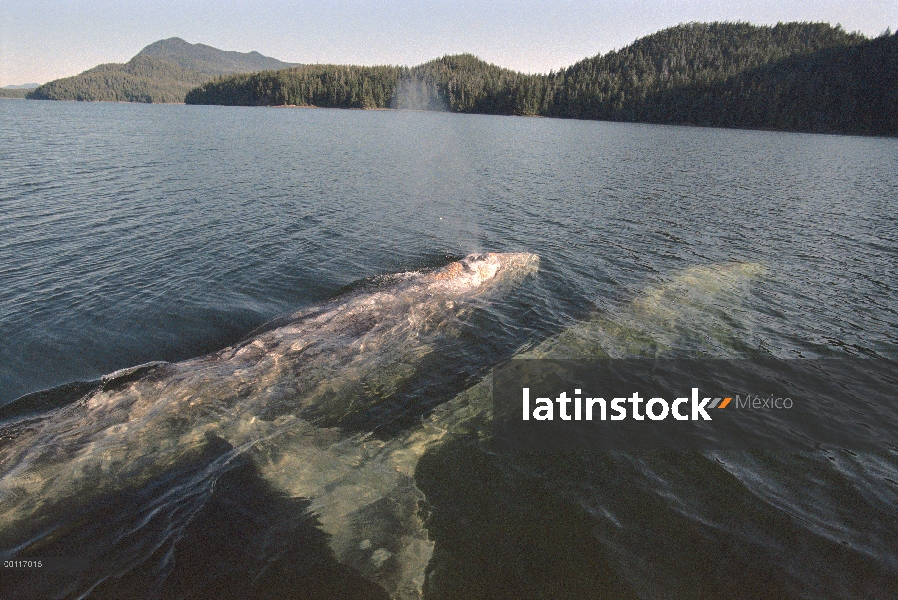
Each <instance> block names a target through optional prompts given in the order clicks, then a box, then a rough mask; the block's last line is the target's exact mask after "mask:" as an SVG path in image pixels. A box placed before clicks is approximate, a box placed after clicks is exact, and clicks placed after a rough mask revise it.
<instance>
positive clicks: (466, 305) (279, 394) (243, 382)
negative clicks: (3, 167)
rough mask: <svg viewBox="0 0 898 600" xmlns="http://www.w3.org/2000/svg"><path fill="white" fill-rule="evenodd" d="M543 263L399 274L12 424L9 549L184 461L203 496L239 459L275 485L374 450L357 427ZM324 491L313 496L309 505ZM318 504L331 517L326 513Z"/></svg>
mask: <svg viewBox="0 0 898 600" xmlns="http://www.w3.org/2000/svg"><path fill="white" fill-rule="evenodd" d="M538 265H539V258H538V257H537V256H536V255H534V254H529V253H485V254H474V255H470V256H468V257H466V258H464V259H463V260H460V261H457V262H453V263H451V264H449V265H447V266H445V267H443V268H441V269H437V270H434V271H429V272H418V271H415V272H406V273H399V274H396V275H392V276H389V277H386V278H384V279H383V281H382V282H381V283H380V284H379V285H377V286H375V287H374V288H373V289H368V290H363V291H360V292H356V293H349V294H347V295H344V296H340V297H337V298H335V299H333V300H331V301H329V302H326V303H324V304H321V305H319V306H316V307H313V308H309V309H306V310H302V311H299V312H297V313H295V314H293V315H291V316H290V317H289V318H286V319H280V320H279V321H278V323H277V326H276V327H274V328H273V329H269V330H267V331H262V332H261V333H259V334H257V335H255V336H252V337H250V338H249V339H247V340H245V341H243V342H241V343H239V344H236V345H234V346H231V347H228V348H225V349H223V350H220V351H218V352H215V353H213V354H210V355H207V356H203V357H200V358H195V359H190V360H186V361H183V362H180V363H172V364H169V363H151V364H148V365H141V366H140V367H134V368H131V369H125V370H122V371H118V372H116V373H114V374H111V375H109V376H106V377H104V378H103V380H102V382H101V385H100V386H99V387H98V388H97V389H95V390H93V391H91V392H90V393H88V394H87V395H86V396H85V397H83V398H82V399H80V400H79V401H77V402H75V403H74V404H71V405H69V406H66V407H63V408H61V409H59V410H57V411H54V412H52V413H49V414H47V415H43V416H42V417H40V418H36V419H31V420H26V421H24V422H22V423H18V424H15V425H14V426H13V427H12V429H10V430H9V431H8V432H5V433H6V435H5V436H4V437H6V438H7V439H11V441H9V442H8V443H6V444H5V447H3V448H2V449H0V507H2V508H0V549H2V551H0V552H2V553H3V555H4V557H11V556H15V555H17V554H19V553H20V552H21V551H22V550H27V549H28V548H29V547H35V545H40V544H41V543H42V541H46V540H50V539H54V538H55V537H58V536H59V535H61V534H60V531H62V530H64V527H63V528H62V529H60V523H63V522H64V521H65V519H64V514H65V513H66V511H68V510H71V509H72V508H73V507H74V508H75V509H77V507H78V506H80V505H82V504H85V503H87V502H89V501H90V500H91V499H92V498H98V497H101V496H103V495H108V494H115V493H119V492H120V491H121V490H135V489H139V488H140V486H142V485H143V484H145V483H146V482H150V481H159V480H160V478H163V480H164V478H165V477H166V473H168V472H172V470H173V469H178V468H180V467H179V465H195V467H193V468H195V471H196V473H195V475H194V476H190V477H187V478H186V479H184V478H183V477H182V476H179V477H182V479H181V480H179V481H181V483H180V484H179V485H180V486H182V488H183V489H180V490H179V492H178V493H179V494H184V495H189V494H191V493H195V494H200V495H201V494H202V493H204V492H203V490H206V488H207V487H209V485H210V484H209V481H210V477H211V480H214V476H215V473H216V472H217V471H216V470H217V469H222V468H224V467H226V465H227V464H228V463H229V461H232V460H234V458H235V457H237V456H248V457H250V458H251V459H252V460H255V461H256V462H257V463H258V464H259V465H261V466H262V467H261V471H262V472H263V473H267V474H268V475H269V476H270V475H273V474H272V472H271V469H272V465H275V464H282V462H283V461H284V460H285V457H286V456H288V455H290V453H291V452H293V451H297V452H298V454H299V455H302V456H304V457H306V458H309V459H310V461H311V462H308V463H306V464H305V465H303V468H305V469H315V468H317V467H323V468H326V466H327V465H326V462H327V461H321V460H319V464H318V465H317V467H316V464H315V458H314V457H312V456H310V453H314V452H317V451H318V450H320V449H322V448H329V449H330V450H328V452H323V451H321V452H319V454H320V455H321V456H323V455H324V454H329V455H330V456H331V457H336V458H335V459H334V460H340V458H339V454H340V453H339V452H338V451H334V450H333V449H332V448H333V447H335V445H336V446H340V444H343V445H347V446H352V447H353V448H364V447H367V446H366V444H368V443H369V442H370V436H368V437H366V435H365V432H364V431H360V430H359V429H358V424H359V423H360V422H364V417H365V416H366V415H367V414H368V413H366V411H370V410H372V409H373V408H376V407H377V406H378V405H379V404H380V403H383V402H385V401H388V400H390V399H391V398H392V397H394V396H395V395H396V394H397V393H398V391H399V390H401V388H402V385H403V382H405V381H407V380H408V379H409V378H410V377H412V376H413V375H414V374H415V371H416V368H417V365H418V364H419V363H420V362H421V361H422V360H423V359H425V358H426V357H427V356H428V355H430V354H432V353H433V352H434V351H435V348H436V347H437V346H439V345H440V343H441V342H443V341H444V340H446V339H449V338H451V337H452V336H454V335H457V334H458V333H459V331H460V330H461V329H462V328H463V326H464V322H465V321H464V319H465V318H466V315H467V314H469V313H470V311H471V310H472V308H475V307H477V306H479V305H480V304H479V303H481V302H482V301H488V300H489V299H490V298H492V297H494V296H495V295H496V294H499V293H502V292H503V291H507V290H510V289H511V288H512V287H513V286H515V285H517V284H519V283H520V282H521V281H523V279H524V278H525V277H526V276H528V275H530V274H532V273H534V272H535V271H536V270H537V268H538ZM349 423H352V424H353V426H354V427H355V428H354V429H347V428H346V427H344V426H345V425H347V424H349ZM370 425H371V428H373V427H375V426H376V425H377V423H371V424H370ZM369 431H370V429H369ZM215 440H218V441H217V442H215ZM222 441H223V442H225V443H224V444H223V445H222V444H221V443H220V442H222ZM213 442H214V443H213ZM210 444H211V445H210ZM213 447H214V448H219V449H221V448H226V449H227V450H221V451H220V452H218V451H216V452H210V448H213ZM316 449H318V450H316ZM319 458H320V456H319ZM179 472H180V471H179ZM210 474H211V475H210ZM154 485H155V484H154ZM191 486H195V487H196V489H195V490H194V491H193V492H191V491H189V490H188V488H190V487H191ZM185 490H186V491H185ZM315 491H316V489H315V488H314V486H312V487H310V488H309V489H308V490H303V492H304V495H305V496H306V497H312V496H313V494H314V492H315ZM154 493H155V492H154ZM174 496H175V494H173V493H171V492H170V491H165V490H162V491H160V492H158V493H156V495H155V496H154V497H153V499H152V501H151V502H150V501H148V502H150V503H155V504H154V507H155V508H154V510H157V511H158V510H162V509H164V507H165V506H166V502H169V501H170V499H171V498H174ZM171 502H175V500H173V499H172V500H171ZM160 507H162V508H160ZM313 509H314V510H316V512H318V513H319V514H321V515H324V517H323V520H324V521H327V518H326V515H328V514H330V513H328V510H329V507H326V506H316V507H313ZM172 510H174V509H172ZM154 514H155V513H154ZM326 529H327V528H326V527H325V530H326ZM165 536H177V532H168V533H166V534H165ZM165 536H163V537H165ZM362 541H364V540H362ZM157 543H162V542H160V541H157ZM372 543H373V542H370V541H369V545H371V544H372ZM362 546H364V544H362ZM363 550H364V549H363ZM85 551H88V550H87V549H86V550H85ZM425 551H426V549H425ZM94 552H95V553H96V554H100V553H102V552H104V550H103V549H102V548H97V549H95V551H94ZM392 553H393V552H392V551H391V550H388V549H385V548H382V547H374V548H371V549H370V553H369V554H371V555H372V556H373V557H374V558H373V562H372V564H373V565H377V566H378V569H377V570H379V571H382V572H387V571H390V569H389V565H390V564H393V563H395V561H389V556H391V555H392ZM85 558H88V559H90V558H91V556H86V557H85ZM425 558H426V557H425ZM425 564H426V563H425ZM123 568H124V567H123ZM396 571H397V570H396V569H393V570H392V571H390V575H389V576H388V577H387V578H388V579H389V580H390V581H391V582H392V583H391V585H392V587H393V590H390V591H391V592H393V593H394V595H396V592H395V590H397V589H398V588H400V587H403V586H405V587H406V588H408V587H409V586H411V587H417V588H418V589H420V582H417V581H416V582H411V583H409V582H408V581H405V580H404V579H403V577H405V576H404V575H403V574H401V573H398V572H396ZM406 579H408V578H407V577H406ZM385 583H386V582H385ZM76 595H77V594H76Z"/></svg>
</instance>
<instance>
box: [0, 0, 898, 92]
mask: <svg viewBox="0 0 898 600" xmlns="http://www.w3.org/2000/svg"><path fill="white" fill-rule="evenodd" d="M690 21H747V22H751V23H754V24H757V25H772V24H775V23H777V22H780V21H823V22H829V23H831V24H833V25H835V24H837V23H838V24H841V25H842V27H844V28H845V29H846V30H847V31H860V32H861V33H863V34H865V35H867V36H868V37H874V36H876V35H879V34H880V33H881V32H882V31H884V30H885V29H886V28H887V27H891V28H893V29H894V28H895V27H896V25H898V3H895V2H893V1H891V0H872V1H870V2H862V3H859V2H845V1H840V0H822V1H820V2H809V1H807V0H783V1H782V2H778V3H772V2H769V1H760V0H747V1H745V2H741V3H738V4H733V3H727V2H720V1H715V0H692V1H689V2H678V1H664V0H662V1H661V2H649V1H646V0H637V1H629V2H628V1H622V0H613V1H610V2H545V1H535V0H512V1H506V2H498V3H493V4H490V5H488V6H483V5H479V4H474V3H473V2H464V1H462V2H452V3H446V2H429V3H410V2H404V1H398V0H377V1H374V2H366V3H363V2H359V1H358V0H343V1H338V2H329V3H325V2H320V1H319V0H315V1H312V2H306V3H301V4H297V3H291V2H285V1H282V0H263V1H262V2H259V3H256V4H253V3H241V4H236V5H235V4H232V3H224V2H221V1H220V0H216V1H215V2H211V3H202V4H200V3H194V2H191V3H176V2H173V1H172V0H152V1H149V2H144V3H135V2H121V3H119V2H116V3H113V2H106V1H103V0H74V1H69V2H65V1H60V0H51V1H48V2H22V3H11V2H8V1H7V0H0V86H7V85H20V84H24V83H31V82H37V83H46V82H47V81H51V80H53V79H58V78H60V77H68V76H72V75H77V74H78V73H81V72H82V71H85V70H87V69H89V68H91V67H94V66H96V65H98V64H102V63H111V62H117V63H121V62H126V61H128V60H129V59H130V58H131V57H132V56H134V55H135V54H137V53H138V52H139V51H140V50H141V49H142V48H144V47H145V46H147V45H149V44H151V43H153V42H155V41H158V40H161V39H165V38H170V37H180V38H182V39H185V40H187V41H188V42H190V43H202V44H206V45H209V46H214V47H216V48H220V49H222V50H236V51H239V52H249V51H252V50H255V51H258V52H260V53H262V54H264V55H266V56H271V57H273V58H277V59H279V60H282V61H285V62H298V63H337V64H357V65H374V64H400V65H408V66H412V65H416V64H420V63H422V62H426V61H427V60H430V59H433V58H437V57H439V56H443V55H446V54H457V53H462V52H467V53H471V54H474V55H476V56H478V57H479V58H482V59H484V60H486V61H488V62H491V63H495V64H497V65H500V66H503V67H507V68H510V69H515V70H518V71H523V72H529V73H537V72H538V73H546V72H548V71H550V70H558V69H560V68H564V67H566V66H569V65H571V64H573V63H575V62H577V61H578V60H581V59H583V58H586V57H590V56H595V55H596V54H600V53H605V52H608V51H610V50H613V49H616V48H621V47H623V46H626V45H627V44H629V43H631V42H633V41H634V40H636V39H638V38H640V37H642V36H645V35H648V34H651V33H653V32H655V31H658V30H660V29H664V28H666V27H670V26H674V25H677V24H679V23H685V22H690Z"/></svg>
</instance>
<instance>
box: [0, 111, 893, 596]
mask: <svg viewBox="0 0 898 600" xmlns="http://www.w3.org/2000/svg"><path fill="white" fill-rule="evenodd" d="M0 115H2V117H0V119H2V123H3V127H2V128H0V340H2V342H0V404H2V405H3V406H0V414H2V418H3V422H4V424H3V425H2V426H0V427H2V429H0V438H2V439H0V444H2V445H0V500H2V505H3V506H4V508H3V509H0V554H2V555H3V558H4V560H5V559H8V558H13V557H51V558H52V557H67V558H69V559H77V560H76V562H77V561H81V563H79V565H77V568H74V567H72V566H71V565H70V566H69V567H67V568H63V569H59V570H56V571H46V570H45V571H34V570H32V571H19V570H7V572H5V573H4V579H3V581H2V582H0V586H2V587H3V588H6V589H7V590H8V591H9V593H10V594H12V595H15V596H16V597H40V598H43V597H64V598H69V597H71V598H76V597H97V598H102V597H118V598H121V597H135V598H143V597H160V598H169V597H172V598H173V597H184V598H187V597H210V595H211V596H218V597H321V598H335V597H347V598H350V597H357V598H368V597H388V596H394V597H401V598H406V597H417V596H419V595H422V594H423V595H424V597H427V598H502V597H515V598H605V597H611V598H634V597H643V598H660V597H671V598H744V597H777V598H779V597H788V598H820V597H857V598H880V597H881V598H887V597H892V596H893V595H894V593H896V590H898V508H896V507H898V483H896V482H898V455H896V453H895V450H894V448H892V449H891V450H883V451H882V452H878V453H858V452H851V451H835V450H832V449H819V450H818V451H814V452H807V453H803V454H783V453H763V452H754V453H737V454H732V455H707V454H696V453H693V454H676V453H644V454H639V453H607V452H605V453H582V452H581V453H550V454H536V455H519V454H504V453H501V452H496V451H495V450H494V449H493V448H491V447H490V445H489V443H488V440H485V439H484V438H485V435H486V434H484V431H486V430H487V429H486V428H485V426H484V423H485V422H486V421H487V420H488V412H489V408H488V407H489V402H488V398H487V396H488V394H489V373H490V371H491V369H492V368H493V367H495V366H496V365H497V364H499V363H500V362H501V361H503V360H505V359H508V358H511V357H514V356H529V357H532V356H539V357H555V356H563V357H577V358H582V357H587V356H612V357H616V358H629V357H633V356H645V355H652V356H657V355H659V354H663V355H665V356H672V357H720V358H741V357H747V356H765V357H776V358H782V359H808V358H833V357H836V358H839V357H842V358H849V357H851V358H866V359H877V358H878V359H886V360H894V359H896V358H898V295H896V289H898V266H896V265H898V210H896V209H898V141H896V140H894V139H888V138H863V137H849V136H822V135H805V134H784V133H777V132H763V131H735V130H723V129H710V128H687V127H669V126H653V125H638V124H620V123H604V122H587V121H573V120H553V119H533V118H516V117H493V116H481V115H457V114H447V113H434V112H417V111H340V110H324V109H314V110H313V109H273V108H272V109H269V108H229V107H194V106H189V107H188V106H153V105H131V104H93V103H53V102H42V101H11V100H10V101H2V102H0ZM472 253H532V254H536V255H538V256H539V260H538V267H537V266H536V262H535V260H530V261H525V263H526V264H525V265H524V266H521V265H519V264H517V263H515V265H512V266H513V267H514V268H511V267H509V268H506V267H507V266H508V265H509V264H511V263H507V264H506V263H502V264H501V265H500V267H499V271H498V272H497V273H498V274H497V275H496V277H494V278H493V279H490V281H488V282H484V283H483V284H481V283H480V282H479V281H478V282H476V285H474V284H470V282H468V281H467V280H463V281H462V280H459V279H458V278H457V277H455V278H451V277H449V276H450V275H453V276H454V275H455V274H456V271H453V267H452V266H451V263H452V262H453V261H457V260H459V259H462V258H463V257H465V256H467V255H470V254H472ZM497 260H498V259H497ZM500 262H501V261H500ZM447 265H449V266H447ZM490 273H491V274H492V271H491V272H490ZM447 281H449V282H450V283H451V284H452V285H449V284H448V283H446V282H447ZM434 282H436V283H434ZM444 284H445V285H444ZM266 324H267V325H266ZM223 349H225V350H224V351H222V350H223ZM151 361H164V362H165V363H169V364H160V365H156V366H154V367H148V368H147V369H145V370H144V371H141V372H138V373H134V374H130V375H128V376H126V377H119V378H118V379H116V380H108V379H107V380H106V381H105V383H101V382H100V380H101V378H102V377H103V376H104V375H107V374H109V373H112V372H113V371H116V370H119V369H124V368H128V367H133V366H135V365H140V364H143V363H148V362H151ZM74 382H82V383H80V384H77V385H74ZM100 386H102V387H100ZM46 390H50V391H46ZM844 416H845V418H846V419H848V418H851V415H849V414H847V413H846V414H845V415H844ZM487 437H488V436H487ZM7 575H9V576H8V577H7ZM0 591H2V590H0ZM3 595H5V594H3Z"/></svg>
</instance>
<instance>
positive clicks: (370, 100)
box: [185, 23, 898, 135]
mask: <svg viewBox="0 0 898 600" xmlns="http://www.w3.org/2000/svg"><path fill="white" fill-rule="evenodd" d="M896 65H898V34H895V35H893V34H891V33H890V32H887V33H885V34H883V35H881V36H880V37H878V38H875V39H868V38H866V37H864V36H862V35H860V34H857V33H848V32H846V31H844V30H843V29H842V28H841V27H839V26H835V27H833V26H831V25H828V24H825V23H781V24H778V25H775V26H756V25H750V24H748V23H689V24H684V25H678V26H676V27H671V28H668V29H665V30H662V31H659V32H657V33H655V34H652V35H650V36H647V37H644V38H641V39H639V40H637V41H636V42H634V43H633V44H631V45H629V46H627V47H625V48H622V49H620V50H617V51H613V52H609V53H607V54H604V55H599V56H595V57H592V58H588V59H585V60H582V61H580V62H578V63H576V64H574V65H572V66H570V67H568V68H566V69H562V70H560V71H557V72H551V73H548V74H542V75H528V74H522V73H517V72H515V71H512V70H509V69H503V68H501V67H498V66H496V65H492V64H489V63H486V62H484V61H482V60H479V59H478V58H476V57H474V56H472V55H469V54H461V55H454V56H445V57H443V58H440V59H437V60H433V61H430V62H427V63H425V64H423V65H420V66H417V67H413V68H409V67H395V66H379V67H361V66H347V65H307V66H301V67H296V68H290V69H283V70H279V71H264V72H260V73H252V74H245V75H235V76H229V77H223V78H217V79H214V80H211V81H209V82H206V83H204V84H203V85H201V86H199V87H197V88H195V89H193V90H191V91H190V92H188V93H187V95H186V98H185V101H186V102H187V103H188V104H225V105H242V106H270V105H298V106H319V107H331V108H417V109H422V110H448V111H453V112H468V113H483V114H502V115H534V116H548V117H567V118H579V119H603V120H613V121H638V122H651V123H671V124H696V125H712V126H723V127H757V128H773V129H786V130H798V131H815V132H842V133H870V134H886V135H895V134H898V104H896V102H898V75H896V68H898V67H896Z"/></svg>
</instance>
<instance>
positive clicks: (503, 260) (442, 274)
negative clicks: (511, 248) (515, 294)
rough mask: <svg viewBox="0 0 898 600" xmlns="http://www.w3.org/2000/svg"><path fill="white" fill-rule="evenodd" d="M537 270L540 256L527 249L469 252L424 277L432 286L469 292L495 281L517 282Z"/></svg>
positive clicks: (503, 282)
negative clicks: (521, 250)
mask: <svg viewBox="0 0 898 600" xmlns="http://www.w3.org/2000/svg"><path fill="white" fill-rule="evenodd" d="M538 269H539V256H538V255H536V254H532V253H530V252H485V253H478V254H469V255H468V256H466V257H465V258H463V259H461V260H459V261H456V262H453V263H450V264H448V265H446V266H445V267H443V268H442V269H440V270H438V271H435V272H433V273H430V274H428V275H427V276H426V278H425V279H426V281H427V282H428V284H429V285H430V287H432V288H442V289H445V290H446V291H458V292H472V291H475V290H478V289H481V288H488V287H489V288H492V287H493V286H495V285H498V284H507V283H512V284H514V283H517V282H519V281H521V280H522V279H524V278H525V277H526V276H527V275H531V274H533V273H535V272H536V271H537V270H538Z"/></svg>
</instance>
